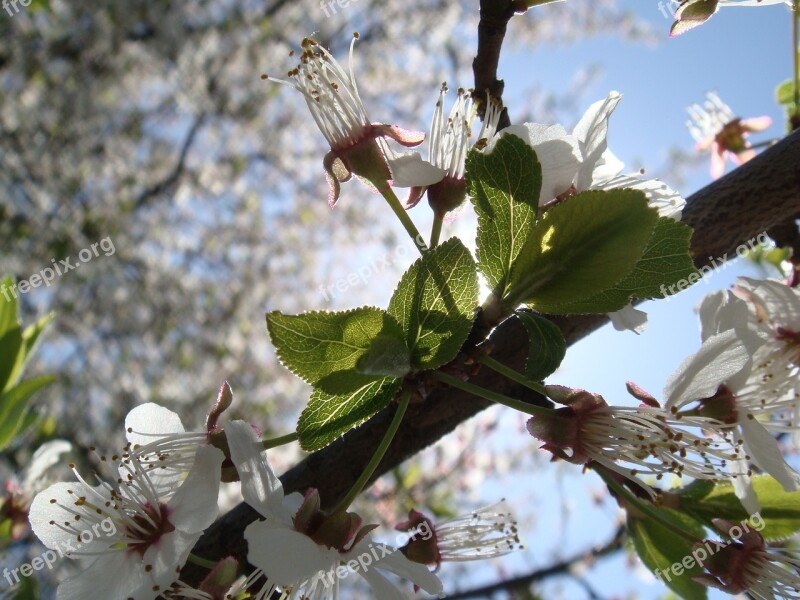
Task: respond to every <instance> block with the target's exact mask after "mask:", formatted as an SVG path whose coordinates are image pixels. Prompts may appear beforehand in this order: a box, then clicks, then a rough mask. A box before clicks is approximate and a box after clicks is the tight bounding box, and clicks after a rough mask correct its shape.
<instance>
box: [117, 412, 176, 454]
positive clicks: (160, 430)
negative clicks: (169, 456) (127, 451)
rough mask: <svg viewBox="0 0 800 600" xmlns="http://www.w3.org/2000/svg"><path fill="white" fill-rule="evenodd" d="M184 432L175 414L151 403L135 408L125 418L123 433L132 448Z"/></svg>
mask: <svg viewBox="0 0 800 600" xmlns="http://www.w3.org/2000/svg"><path fill="white" fill-rule="evenodd" d="M185 431H186V430H185V429H184V428H183V423H181V418H180V417H179V416H178V415H177V414H176V413H174V412H172V411H171V410H169V409H168V408H164V407H163V406H159V405H158V404H155V403H153V402H148V403H147V404H141V405H139V406H137V407H136V408H134V409H133V410H132V411H131V412H129V413H128V415H127V416H126V417H125V433H126V435H127V438H128V441H129V442H130V443H131V444H132V445H134V446H135V445H136V444H139V445H141V446H144V445H146V444H150V443H152V442H155V441H156V440H158V439H159V438H160V437H164V436H167V435H171V434H174V433H184V432H185Z"/></svg>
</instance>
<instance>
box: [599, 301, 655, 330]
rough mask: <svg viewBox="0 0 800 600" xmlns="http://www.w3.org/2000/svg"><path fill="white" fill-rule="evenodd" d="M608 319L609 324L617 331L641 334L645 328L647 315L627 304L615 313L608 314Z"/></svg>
mask: <svg viewBox="0 0 800 600" xmlns="http://www.w3.org/2000/svg"><path fill="white" fill-rule="evenodd" d="M608 318H609V319H611V324H612V325H613V326H614V329H616V330H617V331H633V332H634V333H642V332H643V331H644V330H645V328H646V327H647V313H646V312H644V311H643V310H639V309H636V308H633V305H632V304H628V306H626V307H625V308H621V309H619V310H618V311H616V312H613V313H608Z"/></svg>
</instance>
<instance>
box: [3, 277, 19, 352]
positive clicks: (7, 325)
mask: <svg viewBox="0 0 800 600" xmlns="http://www.w3.org/2000/svg"><path fill="white" fill-rule="evenodd" d="M13 287H14V280H13V279H11V277H3V278H2V279H0V337H2V336H3V335H5V334H6V333H7V332H8V331H10V330H11V329H15V328H17V327H19V305H18V304H17V298H16V296H14V294H13V293H12V290H13Z"/></svg>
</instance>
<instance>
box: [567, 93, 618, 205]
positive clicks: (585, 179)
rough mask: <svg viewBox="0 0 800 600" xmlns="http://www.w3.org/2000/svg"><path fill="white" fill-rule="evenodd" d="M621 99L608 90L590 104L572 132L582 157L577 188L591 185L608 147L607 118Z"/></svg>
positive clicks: (581, 188) (580, 188)
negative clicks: (602, 97)
mask: <svg viewBox="0 0 800 600" xmlns="http://www.w3.org/2000/svg"><path fill="white" fill-rule="evenodd" d="M621 99H622V96H621V95H620V94H619V93H618V92H610V93H609V94H608V96H607V97H606V98H605V99H604V100H600V101H598V102H595V103H594V104H592V105H591V106H590V107H589V110H587V111H586V113H585V114H584V115H583V117H582V118H581V120H580V121H579V122H578V124H577V125H576V126H575V129H574V130H573V132H572V135H573V136H574V137H575V138H576V139H577V140H578V145H579V148H580V151H581V155H582V157H583V164H582V165H581V168H580V171H579V172H578V178H577V181H576V182H575V185H576V187H577V188H578V190H588V189H589V188H590V187H591V185H592V174H593V172H594V169H595V166H597V163H598V162H599V161H600V159H601V157H602V156H603V154H604V153H605V151H606V149H607V148H608V140H607V138H608V120H609V118H610V117H611V114H612V113H613V112H614V109H615V108H616V107H617V104H619V101H620V100H621Z"/></svg>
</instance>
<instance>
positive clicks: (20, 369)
mask: <svg viewBox="0 0 800 600" xmlns="http://www.w3.org/2000/svg"><path fill="white" fill-rule="evenodd" d="M54 316H55V314H54V313H50V314H48V315H45V316H44V317H42V318H41V319H39V320H38V321H37V322H36V323H34V324H33V325H29V326H28V327H26V328H25V331H23V332H22V338H21V343H20V346H19V350H18V352H17V359H16V361H15V363H14V365H13V366H12V369H11V372H10V373H9V375H8V380H7V382H6V385H5V388H4V390H5V389H8V388H11V387H12V386H14V385H16V384H17V382H19V380H20V378H21V377H22V375H23V374H24V372H25V365H26V364H27V362H28V358H30V356H31V354H32V353H33V350H34V349H35V348H36V343H37V342H38V341H39V337H40V336H41V334H42V332H43V331H44V329H45V327H47V325H49V324H50V321H52V320H53V317H54Z"/></svg>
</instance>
